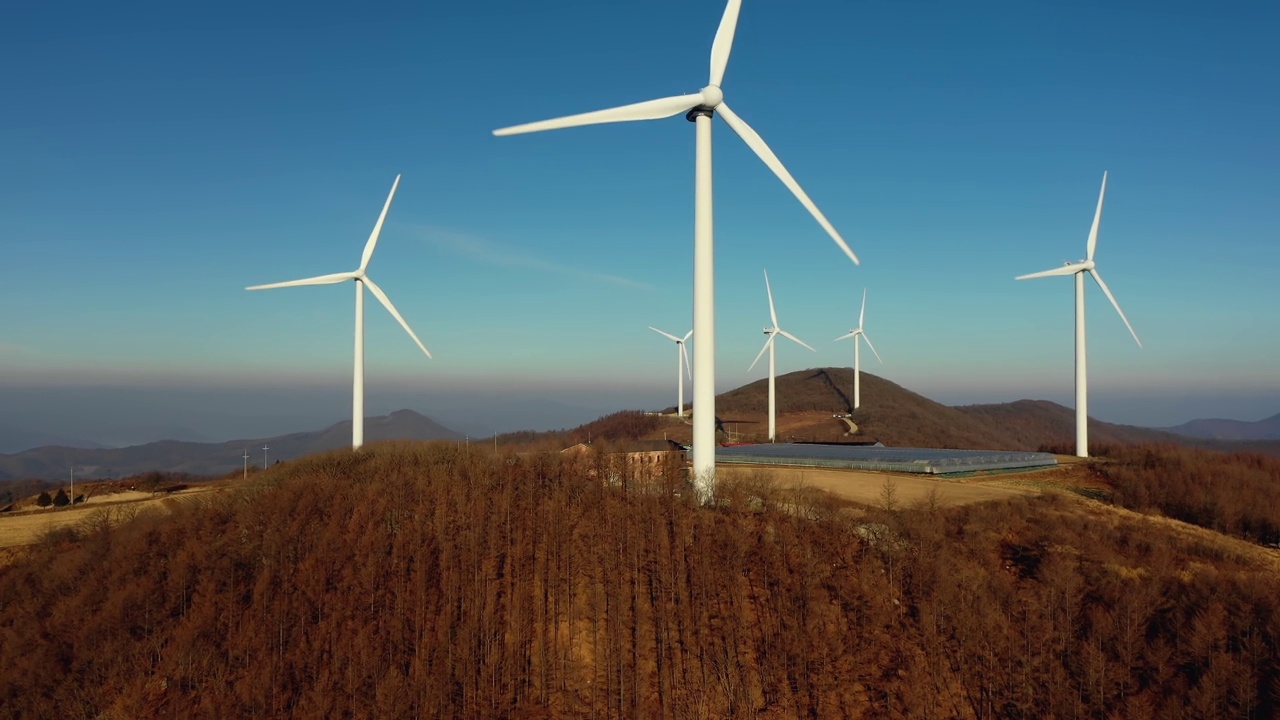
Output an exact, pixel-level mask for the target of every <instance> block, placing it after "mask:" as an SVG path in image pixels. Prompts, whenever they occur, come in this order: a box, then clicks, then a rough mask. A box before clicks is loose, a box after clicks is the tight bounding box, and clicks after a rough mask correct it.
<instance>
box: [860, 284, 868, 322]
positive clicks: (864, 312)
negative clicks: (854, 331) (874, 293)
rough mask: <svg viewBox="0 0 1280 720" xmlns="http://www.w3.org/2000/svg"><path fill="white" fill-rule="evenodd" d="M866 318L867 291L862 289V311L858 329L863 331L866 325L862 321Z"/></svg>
mask: <svg viewBox="0 0 1280 720" xmlns="http://www.w3.org/2000/svg"><path fill="white" fill-rule="evenodd" d="M866 316H867V289H866V288H862V310H861V311H859V312H858V328H859V329H861V328H862V327H863V326H864V323H863V322H862V321H863V319H864V318H865V317H866Z"/></svg>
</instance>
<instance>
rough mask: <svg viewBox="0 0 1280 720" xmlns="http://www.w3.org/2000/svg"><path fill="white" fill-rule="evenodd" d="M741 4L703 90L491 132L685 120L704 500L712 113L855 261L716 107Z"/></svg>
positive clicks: (728, 21)
mask: <svg viewBox="0 0 1280 720" xmlns="http://www.w3.org/2000/svg"><path fill="white" fill-rule="evenodd" d="M741 7H742V0H729V2H728V4H727V5H726V6H725V9H724V16H723V17H722V18H721V19H720V28H719V29H718V30H717V31H716V36H715V40H713V41H712V43H711V77H710V80H709V81H708V84H707V86H706V87H704V88H702V89H701V90H699V91H698V92H696V93H692V94H689V95H676V96H672V97H666V98H660V99H657V100H647V101H645V102H639V103H634V104H631V105H623V106H621V107H615V108H610V109H608V110H598V111H595V112H588V113H582V114H580V115H570V116H568V117H562V118H557V119H554V120H543V121H541V122H534V123H528V124H525V125H516V126H514V127H508V128H503V129H501V130H495V131H494V134H495V135H515V134H517V133H528V132H538V131H540V130H555V129H557V128H567V127H575V126H578V125H596V124H600V123H613V122H626V121H630V120H659V119H662V118H668V117H671V116H673V115H679V114H681V113H684V116H685V119H687V120H689V121H691V122H693V123H694V124H695V126H696V129H697V130H696V132H697V134H696V138H697V147H696V150H695V152H694V156H695V157H694V215H693V227H694V230H693V342H694V353H695V355H694V356H695V357H697V358H698V362H696V363H694V368H693V406H694V408H695V409H696V412H695V413H694V416H693V475H694V478H693V479H694V482H695V483H696V487H697V489H698V492H699V494H700V495H701V496H702V498H703V499H704V500H706V499H709V498H710V497H711V494H712V491H713V489H714V486H715V469H716V458H715V453H716V414H715V407H716V391H715V387H716V383H715V372H716V371H715V367H716V361H715V356H716V345H715V343H716V332H715V271H714V267H715V242H714V240H713V232H712V202H711V118H712V117H713V116H715V115H717V114H719V115H720V117H722V118H724V121H725V122H727V123H728V124H729V127H730V128H732V129H733V131H734V132H735V133H737V134H738V136H739V137H741V138H742V140H743V142H745V143H746V144H747V147H749V148H751V150H752V151H753V152H754V153H755V154H756V155H757V156H759V157H760V159H761V160H762V161H764V164H765V165H767V166H768V167H769V169H770V170H772V171H773V173H774V174H775V175H777V176H778V179H779V180H781V181H782V184H783V185H786V186H787V189H789V190H790V191H791V192H792V194H793V195H795V196H796V199H798V200H799V201H800V204H802V205H804V207H805V208H806V209H807V210H808V211H809V213H810V214H811V215H813V217H814V219H816V220H817V221H818V224H819V225H821V226H822V228H823V229H824V230H826V231H827V234H828V235H830V236H831V239H832V240H834V241H835V243H836V245H838V246H839V247H840V249H841V250H843V251H844V253H845V254H846V255H848V256H849V259H850V260H852V261H853V262H854V263H855V264H856V263H857V262H858V257H857V256H856V255H854V254H853V251H852V250H850V249H849V246H848V245H847V244H846V243H845V241H844V238H842V237H840V234H839V233H838V232H836V229H835V228H834V227H832V225H831V223H830V222H828V221H827V218H826V216H824V215H823V214H822V212H821V211H820V210H818V206H817V205H814V203H813V201H812V200H810V199H809V196H808V195H806V194H805V192H804V190H802V189H801V188H800V185H799V183H797V182H796V181H795V178H793V177H791V173H789V172H787V169H786V168H785V167H783V165H782V162H781V161H779V160H778V157H777V156H776V155H774V154H773V151H772V150H770V149H769V146H768V145H766V144H765V142H764V140H762V139H761V138H760V136H759V135H758V134H756V131H755V130H753V129H751V126H750V125H747V123H746V122H745V121H744V120H743V119H742V118H740V117H738V115H737V113H735V112H733V111H732V110H730V109H729V106H728V105H726V104H725V102H724V92H723V91H722V90H721V89H720V84H721V82H723V80H724V72H725V68H726V67H728V65H729V51H730V50H731V49H732V47H733V34H734V31H735V29H736V28H737V25H738V11H739V10H740V9H741Z"/></svg>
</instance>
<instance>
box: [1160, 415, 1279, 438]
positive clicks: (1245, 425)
mask: <svg viewBox="0 0 1280 720" xmlns="http://www.w3.org/2000/svg"><path fill="white" fill-rule="evenodd" d="M1165 429H1166V430H1168V431H1169V432H1171V433H1177V434H1178V435H1186V436H1187V437H1194V438H1205V439H1209V440H1280V413H1277V414H1275V415H1272V416H1271V417H1269V418H1266V419H1265V420H1255V421H1253V422H1247V421H1244V420H1222V419H1218V418H1207V419H1201V420H1192V421H1191V422H1185V423H1183V424H1181V425H1177V426H1175V427H1171V428H1165Z"/></svg>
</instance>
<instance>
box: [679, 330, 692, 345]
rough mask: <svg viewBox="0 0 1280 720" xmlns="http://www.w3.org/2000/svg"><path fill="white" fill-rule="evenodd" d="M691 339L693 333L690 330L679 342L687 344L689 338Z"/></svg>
mask: <svg viewBox="0 0 1280 720" xmlns="http://www.w3.org/2000/svg"><path fill="white" fill-rule="evenodd" d="M691 337H693V331H692V330H690V331H689V332H687V333H685V334H684V339H683V340H681V341H680V342H689V338H691Z"/></svg>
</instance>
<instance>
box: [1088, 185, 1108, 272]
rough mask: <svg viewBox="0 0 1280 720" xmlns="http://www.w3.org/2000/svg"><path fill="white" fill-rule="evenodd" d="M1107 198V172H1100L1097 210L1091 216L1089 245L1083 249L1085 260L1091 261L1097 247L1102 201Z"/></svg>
mask: <svg viewBox="0 0 1280 720" xmlns="http://www.w3.org/2000/svg"><path fill="white" fill-rule="evenodd" d="M1106 196H1107V172H1106V171H1105V170H1104V171H1103V172H1102V190H1101V191H1100V192H1099V193H1098V210H1097V212H1095V213H1094V214H1093V227H1092V228H1090V229H1089V245H1088V247H1086V248H1085V256H1084V257H1085V259H1086V260H1092V259H1093V252H1094V250H1096V249H1097V247H1098V225H1100V224H1101V223H1102V199H1103V198H1104V197H1106Z"/></svg>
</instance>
